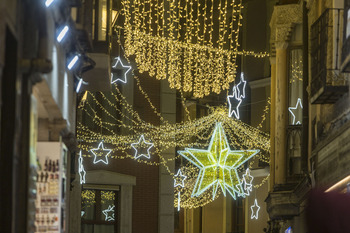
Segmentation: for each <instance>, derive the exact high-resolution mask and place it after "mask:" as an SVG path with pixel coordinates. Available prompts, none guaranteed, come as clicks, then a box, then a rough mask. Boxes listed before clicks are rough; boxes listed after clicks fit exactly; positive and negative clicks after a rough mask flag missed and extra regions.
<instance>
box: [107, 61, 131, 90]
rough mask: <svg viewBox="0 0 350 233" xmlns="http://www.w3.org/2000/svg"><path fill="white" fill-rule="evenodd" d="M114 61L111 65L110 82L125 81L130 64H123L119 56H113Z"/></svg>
mask: <svg viewBox="0 0 350 233" xmlns="http://www.w3.org/2000/svg"><path fill="white" fill-rule="evenodd" d="M114 62H115V63H114V65H112V74H111V84H113V83H116V82H118V81H120V82H122V83H126V74H127V73H128V72H129V71H130V70H131V66H125V65H123V62H122V60H121V59H120V57H115V58H114ZM113 71H115V72H113ZM121 76H124V78H120V77H121Z"/></svg>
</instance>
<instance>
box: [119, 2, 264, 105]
mask: <svg viewBox="0 0 350 233" xmlns="http://www.w3.org/2000/svg"><path fill="white" fill-rule="evenodd" d="M122 5H123V10H122V13H123V15H124V17H125V21H124V26H120V25H119V26H116V27H117V28H116V29H115V30H120V29H123V31H124V39H125V43H124V46H125V55H126V57H131V56H135V61H136V63H137V66H138V70H139V72H140V73H143V72H148V74H149V75H150V76H152V77H156V78H157V79H159V80H160V79H167V80H168V81H169V84H170V87H171V88H176V89H178V90H180V89H182V90H183V91H185V92H192V94H193V96H194V97H196V98H201V97H204V96H207V95H209V94H210V93H212V92H214V93H220V92H221V91H222V90H227V89H228V88H229V84H230V83H232V82H233V81H234V75H235V73H236V67H237V65H236V59H237V55H245V56H255V57H266V56H268V54H267V53H255V52H252V51H238V48H239V46H240V45H239V30H240V27H241V26H242V23H241V21H242V19H243V17H242V9H243V5H242V1H241V0H239V1H236V0H224V1H219V2H216V3H215V4H214V2H213V1H212V0H205V1H203V2H198V1H195V0H185V1H184V2H180V1H178V2H175V1H171V0H165V1H160V2H154V1H150V0H140V1H136V2H135V1H131V0H123V1H122ZM214 5H215V7H214ZM214 9H217V11H215V15H214Z"/></svg>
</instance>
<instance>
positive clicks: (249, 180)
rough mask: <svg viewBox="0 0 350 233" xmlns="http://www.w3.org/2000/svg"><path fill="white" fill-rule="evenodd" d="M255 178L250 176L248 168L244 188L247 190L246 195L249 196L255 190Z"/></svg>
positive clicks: (244, 176) (244, 178) (244, 177)
mask: <svg viewBox="0 0 350 233" xmlns="http://www.w3.org/2000/svg"><path fill="white" fill-rule="evenodd" d="M253 179H254V177H253V176H252V175H250V170H249V168H247V170H246V171H245V174H244V175H243V188H244V190H245V194H246V195H249V194H250V192H251V191H252V190H253V185H252V182H253Z"/></svg>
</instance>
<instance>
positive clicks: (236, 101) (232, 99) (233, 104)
mask: <svg viewBox="0 0 350 233" xmlns="http://www.w3.org/2000/svg"><path fill="white" fill-rule="evenodd" d="M237 95H238V94H237V86H234V87H233V92H232V95H228V96H227V102H228V105H229V110H228V116H229V117H231V116H232V114H235V117H236V118H237V119H239V106H240V105H241V103H242V99H240V98H237Z"/></svg>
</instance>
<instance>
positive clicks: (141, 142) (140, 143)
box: [131, 135, 153, 159]
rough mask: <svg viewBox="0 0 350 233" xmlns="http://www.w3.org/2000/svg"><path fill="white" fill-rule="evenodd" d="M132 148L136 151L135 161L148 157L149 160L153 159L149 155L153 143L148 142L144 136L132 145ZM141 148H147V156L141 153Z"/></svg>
mask: <svg viewBox="0 0 350 233" xmlns="http://www.w3.org/2000/svg"><path fill="white" fill-rule="evenodd" d="M131 147H132V148H134V150H135V159H138V158H140V157H141V156H144V157H146V158H147V159H149V158H151V155H150V153H149V151H150V149H151V148H152V147H153V143H150V142H146V140H145V137H144V136H143V135H141V136H140V139H139V141H138V142H137V143H131ZM140 148H141V149H144V148H147V154H145V153H140Z"/></svg>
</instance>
